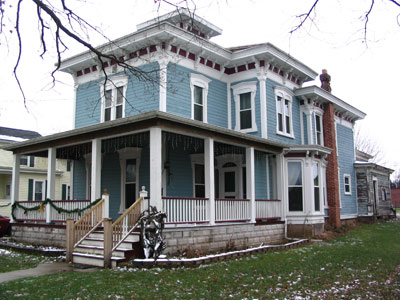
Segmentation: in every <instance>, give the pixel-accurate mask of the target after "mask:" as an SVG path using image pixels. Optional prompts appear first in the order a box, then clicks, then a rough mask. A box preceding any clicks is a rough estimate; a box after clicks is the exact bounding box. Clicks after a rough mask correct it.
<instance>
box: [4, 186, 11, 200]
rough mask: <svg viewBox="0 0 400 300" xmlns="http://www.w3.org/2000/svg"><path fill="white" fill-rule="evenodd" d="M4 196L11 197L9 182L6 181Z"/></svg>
mask: <svg viewBox="0 0 400 300" xmlns="http://www.w3.org/2000/svg"><path fill="white" fill-rule="evenodd" d="M5 198H6V199H10V198H11V183H6V192H5Z"/></svg>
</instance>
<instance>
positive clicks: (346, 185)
mask: <svg viewBox="0 0 400 300" xmlns="http://www.w3.org/2000/svg"><path fill="white" fill-rule="evenodd" d="M343 178H344V194H345V195H351V176H350V175H349V174H344V175H343Z"/></svg>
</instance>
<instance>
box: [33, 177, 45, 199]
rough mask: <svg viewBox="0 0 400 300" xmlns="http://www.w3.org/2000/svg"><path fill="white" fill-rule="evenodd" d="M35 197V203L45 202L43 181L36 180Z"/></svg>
mask: <svg viewBox="0 0 400 300" xmlns="http://www.w3.org/2000/svg"><path fill="white" fill-rule="evenodd" d="M33 195H34V200H35V201H40V200H44V191H43V181H36V180H35V185H34V192H33Z"/></svg>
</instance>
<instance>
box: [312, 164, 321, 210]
mask: <svg viewBox="0 0 400 300" xmlns="http://www.w3.org/2000/svg"><path fill="white" fill-rule="evenodd" d="M313 181H314V210H315V211H320V210H321V201H320V199H321V197H320V195H321V192H320V191H321V189H320V186H321V185H320V182H321V180H320V176H319V164H318V163H317V162H314V164H313Z"/></svg>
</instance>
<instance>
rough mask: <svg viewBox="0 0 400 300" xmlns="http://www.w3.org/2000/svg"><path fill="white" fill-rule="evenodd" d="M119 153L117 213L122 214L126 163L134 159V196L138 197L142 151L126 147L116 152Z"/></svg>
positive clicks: (123, 209) (124, 200)
mask: <svg viewBox="0 0 400 300" xmlns="http://www.w3.org/2000/svg"><path fill="white" fill-rule="evenodd" d="M118 153H119V162H120V167H121V202H120V207H119V213H120V214H121V213H123V212H124V211H125V202H126V199H125V183H126V182H125V177H126V161H127V160H128V159H136V191H135V194H136V195H139V179H140V176H139V175H140V174H139V171H140V158H141V153H142V149H141V148H136V147H128V148H123V149H121V150H119V151H118Z"/></svg>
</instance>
